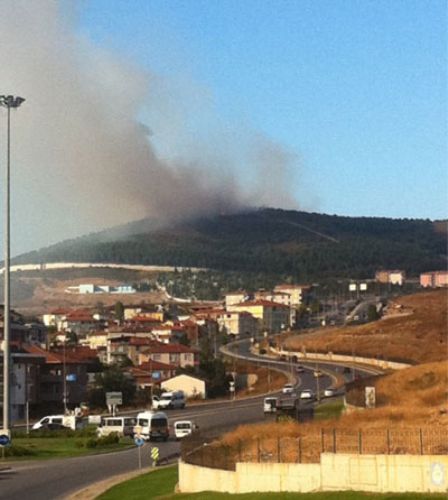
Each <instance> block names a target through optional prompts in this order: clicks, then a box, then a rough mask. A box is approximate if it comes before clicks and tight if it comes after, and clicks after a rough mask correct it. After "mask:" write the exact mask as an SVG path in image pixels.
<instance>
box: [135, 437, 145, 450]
mask: <svg viewBox="0 0 448 500" xmlns="http://www.w3.org/2000/svg"><path fill="white" fill-rule="evenodd" d="M134 443H135V444H136V445H137V446H138V447H140V446H143V445H144V444H145V440H144V439H143V438H142V437H139V436H138V437H135V438H134Z"/></svg>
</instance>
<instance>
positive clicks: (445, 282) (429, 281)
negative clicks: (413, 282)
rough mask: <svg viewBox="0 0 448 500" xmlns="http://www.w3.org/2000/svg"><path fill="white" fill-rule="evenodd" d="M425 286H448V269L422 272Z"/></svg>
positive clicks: (421, 278)
mask: <svg viewBox="0 0 448 500" xmlns="http://www.w3.org/2000/svg"><path fill="white" fill-rule="evenodd" d="M420 285H421V286H422V287H423V288H441V287H446V286H448V271H432V272H428V273H422V274H420Z"/></svg>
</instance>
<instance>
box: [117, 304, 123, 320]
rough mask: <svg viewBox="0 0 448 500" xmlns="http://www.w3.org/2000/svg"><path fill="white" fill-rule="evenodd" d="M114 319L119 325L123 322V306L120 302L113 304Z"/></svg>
mask: <svg viewBox="0 0 448 500" xmlns="http://www.w3.org/2000/svg"><path fill="white" fill-rule="evenodd" d="M115 317H116V318H117V320H118V321H119V322H120V323H123V320H124V305H123V303H122V302H116V303H115Z"/></svg>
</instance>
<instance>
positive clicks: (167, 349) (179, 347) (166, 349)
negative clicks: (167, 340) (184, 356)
mask: <svg viewBox="0 0 448 500" xmlns="http://www.w3.org/2000/svg"><path fill="white" fill-rule="evenodd" d="M143 352H145V353H151V354H152V353H157V354H158V353H160V354H163V353H173V354H180V353H187V352H188V353H197V352H198V350H197V349H195V348H193V347H187V346H185V345H183V344H164V343H163V342H157V341H155V342H154V343H153V344H152V345H151V346H150V347H149V348H148V349H147V350H145V351H143Z"/></svg>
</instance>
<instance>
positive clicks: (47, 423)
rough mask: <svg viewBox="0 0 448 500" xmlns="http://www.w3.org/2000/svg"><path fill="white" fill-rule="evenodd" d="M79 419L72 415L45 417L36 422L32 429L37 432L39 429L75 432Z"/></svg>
mask: <svg viewBox="0 0 448 500" xmlns="http://www.w3.org/2000/svg"><path fill="white" fill-rule="evenodd" d="M79 421H80V420H79V419H78V418H76V417H75V416H74V415H47V416H46V417H43V418H41V419H40V420H39V422H36V423H35V424H34V425H33V427H32V429H33V431H37V430H39V429H60V428H61V429H62V428H64V427H66V428H67V429H72V430H76V428H77V424H78V423H79Z"/></svg>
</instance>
